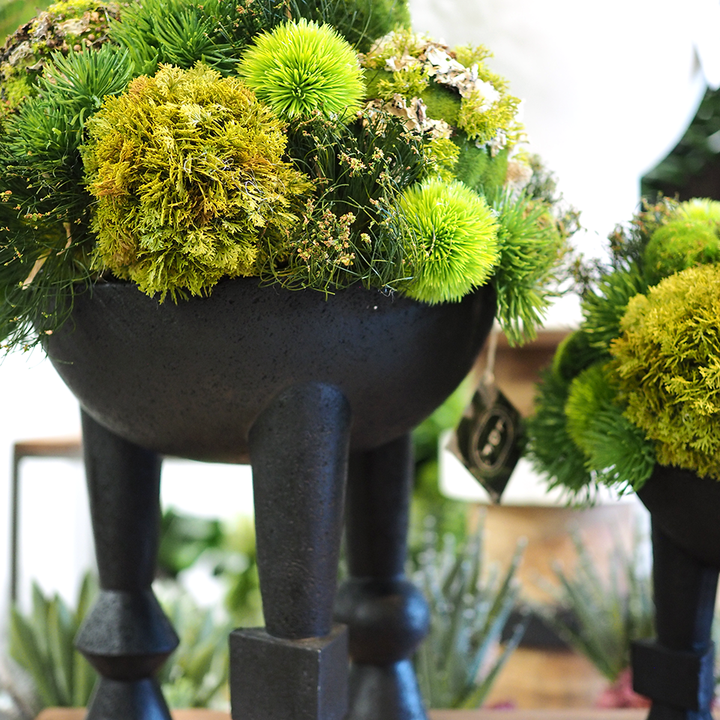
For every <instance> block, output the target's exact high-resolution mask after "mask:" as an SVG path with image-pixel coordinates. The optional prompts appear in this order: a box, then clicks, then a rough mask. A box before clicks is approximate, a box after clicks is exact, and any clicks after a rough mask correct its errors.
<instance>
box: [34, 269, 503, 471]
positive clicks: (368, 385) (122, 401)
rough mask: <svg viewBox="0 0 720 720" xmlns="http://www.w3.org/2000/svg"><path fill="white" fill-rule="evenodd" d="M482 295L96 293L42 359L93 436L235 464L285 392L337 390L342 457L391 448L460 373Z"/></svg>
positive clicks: (480, 332)
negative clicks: (343, 418) (180, 296)
mask: <svg viewBox="0 0 720 720" xmlns="http://www.w3.org/2000/svg"><path fill="white" fill-rule="evenodd" d="M494 313H495V295H494V291H493V289H492V287H491V286H486V287H484V288H481V289H479V290H478V291H476V292H475V293H473V294H471V295H468V296H466V297H465V298H464V299H463V300H462V301H461V302H459V303H452V304H440V305H434V306H429V305H425V304H422V303H418V302H416V301H413V300H410V299H408V298H404V297H398V296H395V295H386V294H383V293H381V292H378V291H371V290H365V289H363V288H361V287H354V288H351V289H348V290H343V291H341V292H338V293H336V294H335V295H332V296H329V297H327V298H326V297H325V295H324V294H322V293H319V292H316V291H311V290H303V291H289V290H284V289H282V288H278V287H273V286H271V287H260V286H259V284H258V281H257V280H256V279H254V278H243V279H236V280H227V281H224V282H221V283H219V284H218V285H217V286H216V288H215V289H214V290H213V292H212V295H211V296H210V297H208V298H193V299H190V300H186V301H180V302H178V303H177V304H175V303H173V302H172V301H170V300H166V301H165V302H163V303H159V302H157V301H156V300H153V299H151V298H149V297H147V296H146V295H144V294H143V293H141V292H140V291H138V290H137V289H136V288H135V287H134V286H132V285H129V284H124V283H99V284H97V285H95V286H94V287H93V288H92V291H89V292H87V293H84V294H82V295H80V296H78V297H77V298H76V300H75V305H74V308H73V313H72V316H71V318H70V320H69V321H68V322H67V323H66V324H65V325H64V326H63V327H62V328H61V329H60V330H58V331H56V332H55V333H54V334H52V335H49V336H48V337H47V340H46V349H47V352H48V355H49V357H50V359H51V361H52V363H53V365H54V366H55V368H56V369H57V371H58V373H59V374H60V376H61V377H62V379H63V380H64V381H65V383H66V384H67V385H68V387H69V388H70V390H71V391H72V392H73V393H74V394H75V396H76V397H77V398H78V400H79V401H80V404H81V405H82V406H83V408H84V409H85V410H86V411H87V412H88V413H89V414H90V415H91V416H92V417H93V418H94V419H95V420H97V421H98V422H99V423H101V424H102V425H104V426H105V427H107V428H108V429H110V430H112V431H113V432H115V433H117V434H118V435H120V436H121V437H123V438H125V439H127V440H130V441H132V442H134V443H137V444H138V445H141V446H143V447H146V448H149V449H152V450H156V451H158V452H161V453H165V454H170V455H176V456H180V457H188V458H193V459H197V460H210V461H218V462H245V461H247V438H248V431H249V429H250V427H251V426H252V424H253V422H254V421H255V419H256V418H257V416H258V414H259V413H260V412H261V411H262V410H263V409H264V408H265V407H266V406H267V405H268V403H269V402H270V401H271V400H272V399H273V398H274V397H275V396H277V395H278V393H280V392H281V391H283V390H284V389H285V388H287V387H289V386H292V385H294V384H298V383H305V382H310V381H315V382H323V383H328V384H332V385H335V386H337V387H338V388H340V389H341V390H342V392H343V393H344V394H345V396H346V397H347V398H348V400H349V402H350V406H351V408H352V423H353V424H352V437H351V447H352V448H353V449H370V448H373V447H376V446H378V445H381V444H383V443H385V442H388V441H390V440H393V439H394V438H396V437H399V436H400V435H401V434H403V433H405V432H407V431H408V430H410V429H411V428H413V427H414V426H415V425H417V424H418V423H419V422H420V421H422V420H423V419H424V418H425V417H426V416H427V415H429V414H430V413H431V412H432V411H433V410H434V409H435V408H436V407H437V406H438V405H439V404H440V403H442V402H443V400H444V399H445V398H446V397H447V396H448V395H449V394H450V393H451V392H452V391H453V390H454V389H455V387H457V385H458V384H459V383H460V381H461V380H462V379H463V378H464V377H465V375H466V374H467V373H468V372H469V370H470V369H471V367H472V365H473V363H474V361H475V359H476V357H477V355H478V353H479V351H480V349H481V347H482V344H483V342H484V340H485V337H486V336H487V334H488V332H489V330H490V328H491V326H492V322H493V317H494Z"/></svg>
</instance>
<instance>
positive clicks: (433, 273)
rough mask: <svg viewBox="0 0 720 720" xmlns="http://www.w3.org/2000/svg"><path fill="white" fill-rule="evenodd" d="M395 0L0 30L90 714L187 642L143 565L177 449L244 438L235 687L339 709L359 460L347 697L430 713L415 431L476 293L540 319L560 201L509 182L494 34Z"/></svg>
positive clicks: (475, 306) (117, 712) (12, 184)
mask: <svg viewBox="0 0 720 720" xmlns="http://www.w3.org/2000/svg"><path fill="white" fill-rule="evenodd" d="M406 21H407V10H406V8H405V6H404V4H403V3H385V2H381V3H378V4H373V5H371V4H370V3H369V2H367V1H365V2H363V1H360V2H344V3H330V2H322V1H321V2H318V3H310V2H305V1H304V0H292V1H289V2H276V1H275V0H272V1H271V0H242V1H241V2H239V3H238V2H227V1H225V0H212V1H211V2H203V3H199V2H195V1H193V0H149V1H148V2H143V3H142V4H140V3H130V4H128V5H126V6H123V7H120V8H118V7H116V6H113V5H98V4H95V3H89V2H88V3H85V2H68V3H59V4H56V5H53V6H51V7H50V8H49V9H48V11H47V12H46V13H43V14H41V15H40V16H38V18H37V19H36V20H35V21H33V22H31V23H30V24H28V25H27V26H24V27H23V28H21V29H20V30H19V31H18V32H17V33H16V34H15V35H14V36H13V37H11V38H10V40H9V42H8V45H7V46H6V48H5V50H4V53H3V62H2V64H1V65H0V68H1V70H0V71H1V72H2V73H3V87H4V97H5V101H6V106H5V108H4V111H5V112H4V117H3V126H4V127H3V134H2V140H1V141H0V146H1V147H0V185H2V188H0V193H1V195H0V196H1V197H2V198H3V200H4V202H3V203H2V205H1V206H0V210H1V212H2V215H3V224H4V228H3V230H2V240H0V260H1V261H0V298H1V299H2V305H1V306H0V307H1V308H2V309H1V310H0V336H1V337H2V338H3V339H4V340H3V341H4V343H5V345H6V346H7V347H10V348H13V347H22V346H26V345H30V344H32V343H35V342H41V343H42V345H43V347H44V348H45V349H46V351H47V352H48V355H49V356H50V358H51V360H52V361H53V363H54V364H55V366H56V368H57V369H58V372H59V373H60V375H61V376H62V378H63V379H64V380H65V382H66V383H67V384H68V386H69V387H70V388H71V390H72V391H73V392H74V393H75V394H76V396H77V397H78V399H79V401H80V404H81V407H82V411H83V436H84V447H85V456H86V468H87V473H88V482H89V486H90V497H91V507H92V513H93V522H94V529H95V540H96V549H97V555H98V561H99V570H100V584H101V592H100V595H99V599H98V602H97V604H96V606H95V608H94V609H93V611H92V612H91V613H90V615H89V617H88V618H87V619H86V621H85V623H84V625H83V628H82V629H81V631H80V635H79V638H78V645H79V647H80V648H81V649H82V651H83V652H84V653H85V654H86V656H87V657H88V658H89V659H90V660H91V662H92V663H93V664H94V666H95V667H96V668H97V669H98V670H99V671H100V674H101V676H102V679H101V681H100V684H99V686H98V690H97V692H96V694H95V697H94V699H93V701H92V703H91V709H90V715H89V716H90V717H101V716H102V717H105V716H106V715H107V716H108V717H115V716H117V717H128V718H133V717H140V716H144V714H143V713H147V712H149V710H148V708H154V712H157V713H159V715H158V716H162V717H166V716H167V710H166V708H165V703H164V701H163V699H162V696H161V694H160V692H159V689H158V686H157V683H155V681H154V680H153V676H154V673H155V671H156V670H157V668H158V667H159V665H160V664H161V663H162V661H163V659H164V658H165V657H166V656H167V654H168V653H170V652H171V651H172V649H173V647H174V646H175V644H176V642H177V641H176V638H175V635H174V632H173V631H172V628H171V627H170V625H169V624H168V623H167V621H166V619H165V617H164V615H163V614H162V612H161V610H160V608H159V606H158V605H157V602H156V601H155V599H154V597H153V596H152V593H151V591H150V589H149V584H150V581H151V579H152V575H153V568H154V557H155V554H156V551H157V531H156V526H157V516H158V510H157V488H158V483H159V472H160V465H161V455H162V454H168V453H169V454H176V455H181V456H185V457H193V458H197V459H204V460H211V461H225V462H227V461H230V462H237V461H247V460H248V459H249V460H250V461H251V463H252V465H253V475H254V488H255V505H256V526H257V534H258V564H259V567H260V583H261V589H262V594H263V605H264V615H265V620H266V624H267V632H265V631H262V632H261V631H242V632H236V633H234V634H233V639H232V652H231V664H232V665H233V667H234V668H236V669H234V670H233V672H232V682H231V687H232V691H233V703H234V705H235V708H236V712H237V713H239V714H241V715H242V716H243V717H244V718H245V717H247V718H252V717H262V718H264V720H267V718H272V717H275V716H278V717H283V716H284V715H285V714H286V713H287V709H288V707H289V706H294V707H302V708H305V710H304V711H307V712H313V713H317V714H318V717H323V718H327V719H329V718H335V717H338V718H339V717H342V716H344V714H345V711H346V705H347V692H346V684H347V677H346V675H345V673H344V671H341V670H339V669H338V668H342V667H343V666H344V663H343V657H345V656H346V652H347V650H346V645H347V637H346V633H345V631H344V630H343V629H342V628H340V627H339V626H338V627H334V626H333V625H332V607H333V598H334V584H335V572H336V571H335V567H336V563H337V556H338V547H339V533H340V528H341V518H342V507H343V502H344V488H345V477H346V475H347V476H348V511H347V518H348V519H347V523H346V524H347V534H348V548H349V554H350V571H351V575H352V576H353V577H352V578H351V580H350V582H349V584H348V585H347V587H346V589H345V590H344V591H343V594H342V602H340V601H339V604H338V607H339V608H340V607H341V608H342V609H339V610H338V611H337V613H336V618H337V619H340V620H341V621H342V622H345V623H347V624H348V625H349V626H350V646H351V650H350V652H351V655H352V657H353V674H352V677H351V706H352V713H353V715H352V716H353V717H362V716H368V717H374V718H379V717H388V718H391V717H392V718H400V717H410V716H412V717H422V716H423V715H424V710H423V709H422V705H421V703H420V700H419V695H418V693H417V687H416V683H415V680H414V676H413V674H412V669H411V666H410V661H409V655H410V653H411V652H412V650H413V648H414V647H415V645H416V644H417V642H418V641H419V640H420V638H421V637H422V635H423V634H424V631H425V627H424V623H425V619H424V618H425V617H426V611H425V610H424V607H425V605H424V601H422V599H421V597H420V595H419V593H418V592H417V591H416V590H414V588H413V587H412V585H411V584H410V583H408V582H407V581H406V580H404V579H403V577H402V572H403V563H404V553H405V544H404V533H405V530H404V528H405V525H406V521H407V517H406V515H407V513H406V506H407V493H408V491H409V482H410V475H409V466H410V463H409V444H408V435H407V433H408V431H409V430H410V429H411V428H412V427H413V426H414V425H416V424H417V423H418V422H419V421H420V420H421V419H422V418H423V417H425V416H427V415H428V414H429V413H430V412H431V411H432V410H433V409H434V408H435V407H436V406H437V405H438V404H439V403H440V402H441V401H442V400H443V399H444V398H445V397H446V396H447V395H448V394H449V393H450V392H451V391H452V390H453V389H454V387H455V386H456V385H457V384H458V383H459V382H460V380H461V379H462V378H463V377H464V375H465V374H466V373H467V372H468V370H469V369H470V367H471V365H472V363H473V361H474V359H475V357H476V355H477V353H478V351H479V349H480V347H481V345H482V342H483V340H484V337H485V335H486V334H487V332H488V330H489V328H490V325H491V324H492V322H493V319H494V318H495V317H497V319H498V320H499V321H500V322H501V324H502V325H503V326H504V327H505V328H506V331H507V332H508V333H509V334H510V336H511V337H512V338H514V339H515V340H518V341H519V340H520V339H522V337H523V336H526V335H532V334H533V332H534V327H535V326H536V325H537V324H538V322H539V321H540V319H541V316H542V310H543V308H544V307H545V305H546V304H547V302H548V297H549V295H550V290H549V289H548V288H547V282H548V281H549V280H551V279H552V276H553V273H554V266H555V263H556V261H557V260H558V258H559V256H560V255H561V254H562V251H563V246H564V239H565V236H566V234H567V231H566V229H565V227H564V225H563V223H562V222H560V221H558V220H557V219H556V218H555V216H554V215H553V214H552V212H551V210H552V209H551V207H550V205H549V203H548V202H546V201H545V200H543V198H542V197H539V196H533V195H532V194H531V193H524V192H522V189H521V188H522V185H523V183H525V182H527V181H528V180H529V179H530V177H531V175H532V168H531V165H530V163H529V161H528V159H527V158H526V157H524V156H523V154H522V152H520V151H519V148H520V144H519V140H520V139H521V134H522V131H521V127H520V125H519V123H518V120H517V108H518V101H517V99H515V98H513V97H512V96H511V95H509V93H508V91H507V85H506V83H505V81H504V80H503V79H502V78H499V77H497V76H495V75H493V74H492V73H491V72H490V70H489V69H488V68H487V66H486V65H485V63H484V60H485V58H486V56H487V51H486V50H484V49H483V48H460V49H457V50H451V49H450V48H447V47H445V46H443V45H441V44H439V43H436V42H433V41H431V40H429V39H428V38H425V37H418V36H416V35H414V34H413V33H412V32H411V31H410V30H408V29H403V24H404V23H406ZM393 27H394V28H395V30H393ZM377 38H379V39H377ZM53 48H55V50H54V52H50V50H51V49H53ZM358 50H361V51H362V53H360V54H358ZM386 508H389V510H387V511H386ZM368 608H370V609H371V610H372V613H375V615H374V617H375V618H376V619H375V620H373V621H372V622H370V624H369V625H368V622H367V617H368V615H367V612H366V611H367V610H368ZM372 613H371V615H372ZM388 625H389V627H391V628H394V630H393V633H390V634H388V633H387V632H386V628H387V626H388ZM121 628H122V632H121V630H120V629H121ZM128 628H131V629H132V630H128ZM308 638H310V639H311V640H312V642H310V641H309V640H308ZM246 659H248V660H249V661H248V662H245V660H246ZM277 673H280V675H281V676H277V677H275V675H276V674H277ZM288 678H294V680H293V681H292V682H291V681H289V680H288ZM303 678H304V679H303ZM320 678H323V681H322V682H320ZM318 688H320V689H318ZM380 707H382V710H380ZM381 712H384V713H385V715H381ZM403 713H404V714H403ZM407 713H410V715H408V714H407Z"/></svg>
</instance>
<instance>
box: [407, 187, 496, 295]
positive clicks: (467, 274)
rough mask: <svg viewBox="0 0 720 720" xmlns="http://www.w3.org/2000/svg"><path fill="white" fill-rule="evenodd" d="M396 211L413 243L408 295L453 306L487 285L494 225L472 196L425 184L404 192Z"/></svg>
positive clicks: (466, 191) (468, 192)
mask: <svg viewBox="0 0 720 720" xmlns="http://www.w3.org/2000/svg"><path fill="white" fill-rule="evenodd" d="M399 209H400V212H401V213H402V215H403V216H404V218H405V221H406V222H407V224H408V227H409V231H410V234H411V236H412V238H413V242H414V243H417V245H418V255H419V260H418V269H417V271H416V274H415V278H414V280H413V282H412V283H411V284H410V286H409V287H408V290H407V294H408V295H409V296H410V297H413V298H415V299H416V300H421V301H422V302H426V303H430V304H434V303H439V302H456V301H458V300H460V299H461V298H462V297H463V296H464V295H467V294H468V293H469V292H471V291H472V289H473V288H475V287H479V286H480V285H483V284H484V283H485V282H487V280H488V278H489V277H490V275H491V274H492V272H493V268H494V266H495V264H496V263H497V260H498V257H499V249H498V240H497V228H498V226H497V221H496V220H495V217H494V215H493V212H492V210H491V209H490V208H489V207H488V206H487V204H486V203H485V200H484V199H483V198H481V197H480V196H479V195H478V194H477V193H475V192H473V191H472V190H470V189H469V188H467V187H465V186H464V185H463V184H462V183H458V182H454V183H445V182H443V181H441V180H430V181H428V182H425V183H423V184H422V185H414V186H413V187H411V188H409V189H407V190H406V191H405V192H404V193H403V195H402V196H401V198H400V202H399Z"/></svg>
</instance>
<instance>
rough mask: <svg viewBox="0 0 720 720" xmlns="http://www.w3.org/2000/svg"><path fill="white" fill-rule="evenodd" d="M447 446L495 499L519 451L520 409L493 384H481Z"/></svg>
mask: <svg viewBox="0 0 720 720" xmlns="http://www.w3.org/2000/svg"><path fill="white" fill-rule="evenodd" d="M453 439H454V442H451V446H450V449H451V450H453V452H455V454H456V455H457V456H458V457H459V458H460V460H461V461H462V463H463V465H464V466H465V467H466V468H467V469H468V470H469V471H470V473H472V475H473V476H474V477H475V479H476V480H477V481H478V482H479V483H480V484H481V485H482V486H483V487H484V488H485V490H487V492H488V494H489V495H490V498H491V499H492V501H493V502H494V503H498V502H500V496H501V495H502V493H503V490H505V486H506V485H507V483H508V480H509V479H510V475H511V474H512V471H513V470H514V469H515V466H516V465H517V462H518V460H519V459H520V455H521V454H522V420H521V418H520V413H519V412H518V411H517V410H516V409H515V407H514V406H513V405H512V403H511V402H510V401H509V400H508V399H507V398H506V397H505V396H504V395H503V394H502V393H501V392H500V390H499V389H498V387H497V386H495V385H485V384H481V385H480V387H479V388H478V390H477V391H476V393H475V395H473V399H472V401H471V403H470V405H469V406H468V408H467V410H466V411H465V414H464V415H463V417H462V419H461V420H460V424H459V425H458V426H457V428H456V429H455V433H454V438H453Z"/></svg>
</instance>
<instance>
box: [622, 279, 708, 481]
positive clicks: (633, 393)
mask: <svg viewBox="0 0 720 720" xmlns="http://www.w3.org/2000/svg"><path fill="white" fill-rule="evenodd" d="M718 318H720V266H718V265H702V266H700V267H696V268H689V269H687V270H683V271H682V272H680V273H677V274H675V275H671V276H670V277H668V278H666V279H665V280H663V281H662V282H660V283H659V284H658V285H656V286H655V287H653V288H651V289H650V291H649V293H648V295H647V296H645V295H639V296H637V297H635V298H633V299H632V300H631V301H630V303H629V304H628V308H627V311H626V313H625V315H624V317H623V318H622V320H621V323H620V326H621V330H622V335H621V336H620V338H619V339H617V340H615V341H614V343H613V344H612V347H611V351H612V354H613V355H614V357H615V366H616V374H617V377H618V378H619V383H620V384H619V389H620V392H621V393H622V396H623V398H624V399H625V401H626V403H627V409H626V416H627V417H628V418H629V419H630V420H631V421H632V422H633V423H634V424H635V425H636V426H637V427H639V428H641V429H642V430H643V431H644V432H645V435H646V436H647V437H648V438H649V439H651V440H652V441H653V442H654V443H655V448H656V452H657V459H658V462H660V463H661V464H663V465H676V466H678V467H682V468H686V469H688V470H692V471H694V472H696V473H698V474H699V475H702V476H705V475H710V476H712V477H714V478H716V479H720V422H718V419H719V418H720V322H718Z"/></svg>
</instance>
